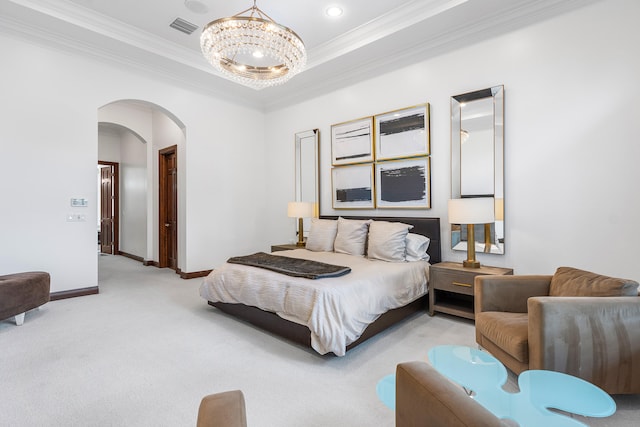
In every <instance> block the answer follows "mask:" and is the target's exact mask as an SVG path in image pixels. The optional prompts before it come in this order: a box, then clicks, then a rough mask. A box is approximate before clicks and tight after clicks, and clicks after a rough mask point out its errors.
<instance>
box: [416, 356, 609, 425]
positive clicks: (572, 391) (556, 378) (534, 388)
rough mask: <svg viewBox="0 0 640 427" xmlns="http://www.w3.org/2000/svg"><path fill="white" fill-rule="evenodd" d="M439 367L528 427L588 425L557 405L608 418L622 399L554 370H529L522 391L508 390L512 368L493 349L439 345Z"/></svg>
mask: <svg viewBox="0 0 640 427" xmlns="http://www.w3.org/2000/svg"><path fill="white" fill-rule="evenodd" d="M428 358H429V361H430V362H431V364H432V365H433V367H434V368H435V369H436V370H437V371H438V372H440V373H441V374H442V375H444V376H445V377H447V378H449V379H451V380H452V381H454V382H456V383H458V384H460V385H461V386H462V387H464V388H465V390H467V392H468V393H469V394H470V396H471V397H472V398H473V399H475V400H476V401H477V402H478V403H480V404H481V405H482V406H484V407H485V408H487V409H488V410H489V411H491V412H492V413H493V414H494V415H496V416H497V417H498V418H506V419H512V420H514V421H516V422H517V423H518V424H519V425H520V426H521V427H527V426H532V427H533V426H536V427H537V426H544V425H547V426H558V427H565V426H567V427H570V426H585V424H584V423H582V422H580V421H578V420H576V419H574V418H570V417H569V416H566V415H564V414H562V413H559V412H552V411H550V410H549V409H550V408H554V409H557V410H560V411H563V412H567V413H569V414H577V415H583V416H586V417H608V416H609V415H611V414H613V413H614V412H615V411H616V404H615V402H614V401H613V399H612V398H611V396H609V395H608V394H607V393H605V392H604V391H603V390H601V389H600V388H599V387H596V386H595V385H593V384H591V383H589V382H587V381H584V380H582V379H580V378H576V377H574V376H571V375H567V374H563V373H560V372H554V371H543V370H530V371H524V372H522V373H521V374H520V376H519V377H518V387H519V389H520V391H519V392H517V393H510V392H508V391H505V390H504V389H503V388H502V386H503V385H505V383H506V382H507V370H506V368H505V367H504V365H502V363H500V361H498V360H497V359H496V358H495V357H493V356H491V355H490V354H488V353H486V352H483V351H480V350H477V349H474V348H471V347H463V346H451V345H448V346H438V347H434V348H432V349H431V350H429V353H428Z"/></svg>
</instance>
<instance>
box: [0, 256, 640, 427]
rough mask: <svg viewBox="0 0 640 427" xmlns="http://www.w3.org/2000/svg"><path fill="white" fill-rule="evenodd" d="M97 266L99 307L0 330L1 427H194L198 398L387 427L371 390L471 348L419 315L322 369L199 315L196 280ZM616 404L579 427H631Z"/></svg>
mask: <svg viewBox="0 0 640 427" xmlns="http://www.w3.org/2000/svg"><path fill="white" fill-rule="evenodd" d="M99 262H100V277H99V281H100V294H99V295H94V296H87V297H82V298H73V299H68V300H62V301H55V302H51V303H48V304H46V305H45V306H43V307H42V308H41V309H39V310H34V311H31V312H29V313H27V315H26V318H25V323H24V325H23V326H20V327H16V326H15V324H14V323H13V320H12V319H11V320H4V321H0V348H1V350H0V426H21V427H27V426H194V425H195V420H196V414H197V408H198V404H199V402H200V399H201V398H202V396H204V395H206V394H210V393H215V392H219V391H223V390H231V389H241V390H243V392H244V393H245V398H246V401H247V418H248V421H249V425H250V426H251V427H261V426H264V427H274V426H278V427H279V426H292V427H293V426H295V427H300V426H310V427H311V426H393V425H394V413H393V412H392V411H391V410H390V409H388V408H386V407H385V406H384V405H382V403H380V402H379V401H378V399H377V397H376V393H375V386H376V383H377V381H378V380H379V379H380V378H382V377H383V376H385V375H387V374H389V373H393V372H394V370H395V366H396V364H397V363H398V362H402V361H409V360H426V354H427V351H428V349H429V348H431V347H432V346H434V345H438V344H462V345H470V346H475V342H474V336H473V324H472V323H471V322H469V321H466V320H461V319H456V318H453V317H449V316H445V315H437V316H435V317H429V316H428V315H427V314H426V313H425V314H419V315H416V316H414V317H412V318H411V319H409V320H407V321H405V322H403V323H402V324H400V325H398V326H396V327H394V328H392V329H390V330H388V331H386V332H385V333H383V334H381V335H379V336H377V337H374V338H373V339H371V340H369V341H368V342H366V343H364V344H362V345H360V346H359V347H356V348H355V349H353V350H352V351H350V352H349V353H348V354H347V356H345V357H342V358H337V357H322V356H319V355H317V354H315V353H313V352H312V351H311V350H307V349H303V348H301V347H298V346H296V345H293V344H290V343H289V342H287V341H284V340H282V339H279V338H276V337H273V336H271V335H269V334H267V333H265V332H262V331H260V330H258V329H255V328H253V327H252V326H249V325H247V324H244V323H242V322H239V321H237V320H235V319H232V318H230V317H228V316H226V315H224V314H222V313H220V312H218V311H217V310H216V309H214V308H212V307H210V306H208V305H207V304H206V302H205V301H204V300H202V299H201V298H200V297H199V296H198V287H199V285H200V282H201V279H193V280H182V279H180V278H179V277H178V276H177V275H176V274H175V273H174V272H173V271H171V270H166V269H163V270H160V269H157V268H155V267H144V266H142V265H141V264H140V263H138V262H136V261H133V260H130V259H127V258H123V257H118V256H102V257H100V261H99ZM616 400H617V402H618V412H617V413H616V414H615V415H614V416H612V417H609V418H606V419H592V420H589V423H590V425H594V426H636V425H638V424H639V423H640V396H626V397H622V398H617V399H616ZM576 418H577V419H581V418H579V417H576ZM425 425H429V424H428V421H425Z"/></svg>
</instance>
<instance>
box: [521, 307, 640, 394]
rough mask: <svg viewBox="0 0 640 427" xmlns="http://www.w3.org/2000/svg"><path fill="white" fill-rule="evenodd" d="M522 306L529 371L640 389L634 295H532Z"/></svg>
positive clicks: (639, 324)
mask: <svg viewBox="0 0 640 427" xmlns="http://www.w3.org/2000/svg"><path fill="white" fill-rule="evenodd" d="M528 308H529V316H528V317H529V320H528V327H529V368H530V369H548V370H554V371H560V372H564V373H568V374H570V375H574V376H577V377H579V378H582V379H584V380H586V381H589V382H591V383H593V384H596V385H597V386H599V387H600V388H602V389H603V390H605V391H606V392H608V393H612V394H618V393H640V297H535V298H530V299H529V303H528Z"/></svg>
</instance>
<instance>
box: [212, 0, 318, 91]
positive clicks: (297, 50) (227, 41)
mask: <svg viewBox="0 0 640 427" xmlns="http://www.w3.org/2000/svg"><path fill="white" fill-rule="evenodd" d="M247 12H250V14H249V15H248V16H241V15H242V14H246V13H247ZM200 47H201V49H202V53H203V55H204V57H205V58H206V59H207V60H208V61H209V62H210V63H211V65H213V67H214V68H215V69H216V70H218V71H220V73H222V74H223V75H224V76H225V77H227V78H229V79H230V80H233V81H235V82H238V83H241V84H243V85H246V86H250V87H252V88H254V89H262V88H265V87H268V86H275V85H279V84H282V83H284V82H286V81H287V80H289V79H290V78H291V77H293V76H294V75H296V74H297V73H299V72H300V71H301V70H302V68H303V67H304V65H305V64H306V62H307V53H306V51H305V48H304V43H303V42H302V40H301V39H300V37H298V35H297V34H296V33H295V32H293V31H292V30H291V29H289V28H287V27H285V26H283V25H280V24H278V23H276V22H275V21H274V20H273V19H271V18H270V17H269V16H267V14H265V13H264V12H263V11H262V10H260V9H259V8H258V6H256V0H253V6H252V7H250V8H249V9H247V10H243V11H242V12H240V13H238V14H236V15H234V16H232V17H230V18H221V19H217V20H215V21H212V22H210V23H209V24H207V26H206V27H205V28H204V30H202V35H201V36H200Z"/></svg>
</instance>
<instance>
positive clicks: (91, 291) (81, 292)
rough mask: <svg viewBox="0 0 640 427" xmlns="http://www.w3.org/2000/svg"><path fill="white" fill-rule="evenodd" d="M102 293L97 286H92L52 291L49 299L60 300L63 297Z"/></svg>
mask: <svg viewBox="0 0 640 427" xmlns="http://www.w3.org/2000/svg"><path fill="white" fill-rule="evenodd" d="M99 293H100V289H99V288H98V287H97V286H92V287H90V288H80V289H70V290H68V291H58V292H51V293H50V294H49V301H58V300H61V299H67V298H75V297H84V296H87V295H96V294H99Z"/></svg>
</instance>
